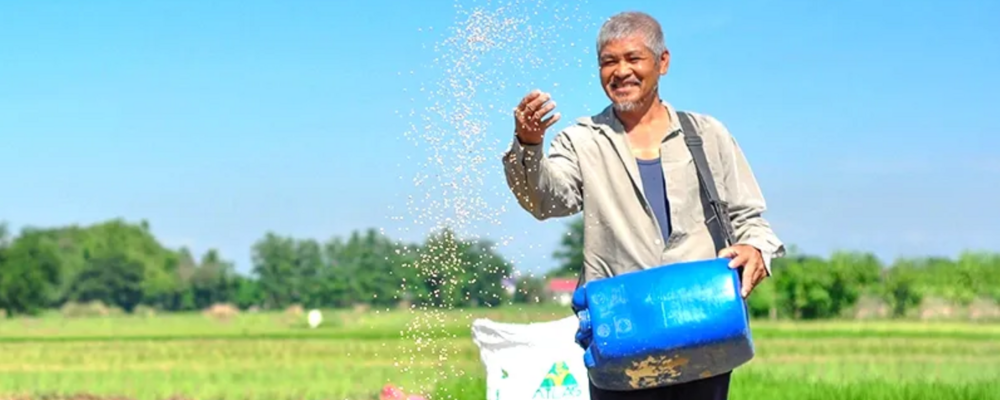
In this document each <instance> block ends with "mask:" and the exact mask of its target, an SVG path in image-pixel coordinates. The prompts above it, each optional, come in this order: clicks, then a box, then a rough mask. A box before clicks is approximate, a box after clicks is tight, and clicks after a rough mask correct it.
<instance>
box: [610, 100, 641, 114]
mask: <svg viewBox="0 0 1000 400" xmlns="http://www.w3.org/2000/svg"><path fill="white" fill-rule="evenodd" d="M614 107H615V110H616V111H621V112H629V111H633V110H635V109H637V108H639V102H636V101H620V102H615V103H614Z"/></svg>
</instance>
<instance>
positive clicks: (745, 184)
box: [708, 117, 785, 275]
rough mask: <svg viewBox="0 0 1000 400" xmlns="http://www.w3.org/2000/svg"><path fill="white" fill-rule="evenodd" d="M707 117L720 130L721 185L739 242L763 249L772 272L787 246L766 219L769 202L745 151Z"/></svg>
mask: <svg viewBox="0 0 1000 400" xmlns="http://www.w3.org/2000/svg"><path fill="white" fill-rule="evenodd" d="M708 119H709V121H708V123H709V125H710V129H713V130H714V131H716V132H718V136H717V139H718V149H719V160H720V161H721V164H722V171H721V173H722V174H721V175H722V182H721V184H722V185H723V187H725V193H726V194H727V195H726V197H727V198H725V199H724V200H725V201H726V202H727V203H728V204H729V217H730V220H731V221H732V223H733V231H734V234H735V236H736V242H737V243H738V244H747V245H750V246H753V247H755V248H757V249H758V250H760V251H761V254H762V255H763V257H764V263H765V265H766V267H767V273H768V275H770V274H771V259H773V258H778V257H783V256H784V255H785V246H784V244H783V243H782V242H781V240H780V239H779V238H778V236H777V235H776V234H775V233H774V231H773V230H772V229H771V225H770V223H769V222H768V221H767V220H766V219H764V216H763V214H764V212H765V211H766V210H767V202H766V201H765V200H764V195H763V193H762V192H761V190H760V186H759V185H758V184H757V178H756V177H755V176H754V173H753V171H752V170H751V169H750V163H749V162H747V159H746V156H745V155H744V153H743V150H742V149H740V146H739V144H738V143H737V142H736V139H735V138H734V137H733V136H732V135H731V134H730V133H729V130H728V129H726V127H725V126H724V125H723V124H722V123H721V122H719V121H718V120H716V119H714V118H711V117H709V118H708Z"/></svg>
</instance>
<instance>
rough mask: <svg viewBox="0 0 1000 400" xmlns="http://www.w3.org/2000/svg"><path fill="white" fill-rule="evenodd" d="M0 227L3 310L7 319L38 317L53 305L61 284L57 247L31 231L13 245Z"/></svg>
mask: <svg viewBox="0 0 1000 400" xmlns="http://www.w3.org/2000/svg"><path fill="white" fill-rule="evenodd" d="M6 230H7V228H6V226H0V308H2V309H3V310H5V311H6V314H7V316H8V317H9V316H13V315H15V314H28V315H35V314H38V313H39V312H41V310H43V309H44V308H45V307H48V306H50V305H51V304H52V303H53V298H54V297H55V292H56V291H55V288H56V287H57V285H58V284H59V282H60V277H61V275H60V262H59V257H58V254H57V251H56V245H55V243H53V242H52V241H51V240H49V239H48V238H47V237H45V236H44V235H40V234H38V233H37V232H32V231H30V230H27V231H25V232H24V233H22V235H21V237H19V238H18V239H17V240H15V241H14V242H13V243H10V242H9V240H8V239H7V237H8V236H7V232H6Z"/></svg>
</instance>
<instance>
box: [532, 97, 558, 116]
mask: <svg viewBox="0 0 1000 400" xmlns="http://www.w3.org/2000/svg"><path fill="white" fill-rule="evenodd" d="M555 108H556V102H554V101H550V102H548V103H545V105H543V106H542V107H541V108H539V109H538V111H535V115H533V117H534V118H535V119H537V120H541V119H542V117H544V116H545V114H548V113H549V112H551V111H552V110H553V109H555Z"/></svg>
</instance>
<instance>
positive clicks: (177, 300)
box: [0, 218, 1000, 319]
mask: <svg viewBox="0 0 1000 400" xmlns="http://www.w3.org/2000/svg"><path fill="white" fill-rule="evenodd" d="M567 229H568V232H567V235H565V236H564V237H563V240H562V242H561V243H560V246H559V248H558V249H557V250H556V251H555V253H554V254H553V255H554V257H556V259H558V260H559V262H560V266H559V267H558V268H557V269H555V270H553V271H551V272H550V273H549V274H547V275H545V276H539V277H523V278H519V279H518V281H517V283H516V288H515V289H516V290H514V292H513V293H510V292H508V290H506V288H505V285H504V280H505V278H507V277H510V276H511V275H513V273H514V268H513V266H512V264H511V263H510V262H509V261H507V260H505V259H504V257H503V256H501V255H500V254H499V253H498V252H497V251H496V247H495V244H494V243H493V242H491V241H489V240H482V239H477V240H466V239H462V238H459V237H457V236H456V235H455V233H454V232H452V231H450V230H447V229H445V230H441V231H438V232H434V233H432V234H430V235H428V236H427V237H426V238H425V239H424V240H423V241H421V242H419V243H407V242H403V241H398V240H393V239H391V238H389V237H387V236H386V235H384V234H382V233H380V232H378V231H377V230H375V229H368V230H363V231H354V232H352V233H351V234H349V235H347V237H333V238H331V239H329V240H328V241H326V242H321V241H318V240H315V239H308V238H293V237H288V236H282V235H279V234H276V233H273V232H267V233H265V234H264V235H263V237H261V238H260V239H259V240H257V241H256V242H255V243H254V244H253V246H252V249H251V250H252V251H251V255H252V266H251V270H250V273H249V274H240V273H237V272H236V271H235V268H234V264H233V263H232V262H231V261H229V260H226V259H225V258H224V257H223V256H222V255H221V254H220V253H219V252H218V251H216V250H208V251H207V252H205V253H204V254H202V255H200V256H197V257H196V256H195V255H194V254H192V253H191V251H190V250H189V249H187V248H183V247H182V248H179V249H171V248H168V247H166V246H164V245H163V244H161V243H160V242H159V241H158V240H157V239H156V238H155V237H154V235H153V234H152V233H151V231H150V227H149V224H148V223H147V222H145V221H141V222H139V223H129V222H127V221H124V220H120V219H113V220H108V221H105V222H102V223H97V224H93V225H89V226H77V225H71V226H62V227H51V228H38V227H28V228H24V229H22V230H21V232H19V233H18V234H17V235H13V234H11V232H9V230H8V229H6V225H4V224H0V310H3V311H4V313H5V314H6V315H7V316H15V315H19V314H20V315H36V314H39V313H41V312H43V311H45V310H47V309H52V308H60V307H64V306H66V305H67V304H79V303H87V302H95V301H97V302H101V303H103V304H107V305H109V306H114V307H117V308H120V309H121V310H123V311H125V312H132V311H134V310H135V309H136V308H137V307H150V308H154V309H157V310H162V311H191V310H200V309H205V308H207V307H210V306H212V305H214V304H220V303H227V304H232V305H234V306H236V307H239V308H241V309H248V308H251V307H256V308H261V309H283V308H286V307H289V306H292V305H301V306H303V307H310V308H312V307H336V308H342V307H352V306H357V305H365V306H372V307H379V308H389V307H399V306H401V305H402V306H407V305H409V306H421V307H424V306H428V307H477V306H491V307H496V306H502V305H504V304H510V303H513V302H544V301H546V300H547V299H549V298H550V297H549V296H547V295H546V292H545V280H546V279H548V278H555V277H573V278H575V277H576V276H577V273H578V270H579V268H580V265H581V263H582V246H583V240H582V236H583V224H582V220H581V219H579V218H576V219H573V220H571V221H570V223H569V224H568V226H567ZM772 270H773V272H774V274H773V276H772V277H771V278H770V279H767V280H765V282H764V283H763V284H762V285H761V286H759V287H758V288H757V289H756V290H755V291H754V294H753V295H752V296H751V297H750V300H749V306H750V311H751V313H753V314H754V315H755V316H758V317H771V318H795V319H819V318H831V317H839V316H843V315H845V313H846V312H848V311H849V310H851V309H852V308H853V307H854V306H855V305H856V304H857V303H858V302H859V301H860V300H861V299H862V298H873V299H877V300H880V301H881V303H882V304H883V306H884V308H885V309H886V310H887V311H886V312H887V314H888V315H889V316H906V315H908V314H909V313H911V312H912V311H913V310H914V309H915V308H916V307H917V306H919V305H920V304H921V303H922V302H924V301H925V300H926V299H927V298H940V299H944V300H946V301H950V302H954V303H956V304H966V305H967V304H970V303H971V302H973V301H977V300H987V301H990V302H994V303H996V302H1000V254H992V253H972V252H969V253H964V254H962V255H961V256H960V257H958V258H957V259H946V258H935V257H927V258H911V259H899V260H895V261H894V262H893V263H891V264H883V263H882V262H881V261H880V260H879V259H878V258H876V257H875V256H873V255H871V254H869V253H863V252H837V253H834V254H832V255H831V256H830V257H826V258H823V257H818V256H812V255H805V254H800V253H798V252H797V251H796V250H795V249H794V248H792V249H791V251H790V253H789V255H788V256H787V257H785V258H781V259H777V260H775V261H774V263H773V264H772Z"/></svg>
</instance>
